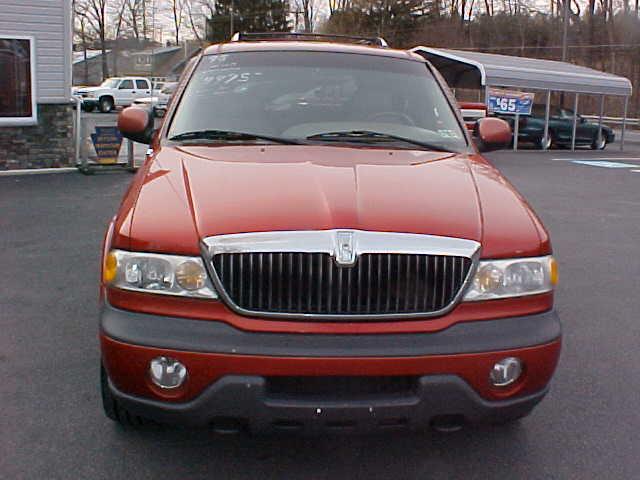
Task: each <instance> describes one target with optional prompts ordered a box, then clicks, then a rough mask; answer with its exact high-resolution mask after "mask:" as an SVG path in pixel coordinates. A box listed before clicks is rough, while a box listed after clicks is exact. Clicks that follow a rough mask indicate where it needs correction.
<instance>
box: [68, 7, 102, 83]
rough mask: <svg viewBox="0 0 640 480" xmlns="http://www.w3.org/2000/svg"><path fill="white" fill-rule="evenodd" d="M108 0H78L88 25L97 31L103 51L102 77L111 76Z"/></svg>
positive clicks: (79, 9) (77, 8) (79, 8)
mask: <svg viewBox="0 0 640 480" xmlns="http://www.w3.org/2000/svg"><path fill="white" fill-rule="evenodd" d="M107 3H108V0H77V2H76V4H77V7H76V10H77V11H81V12H82V16H83V17H84V18H85V19H86V22H87V24H88V26H90V27H91V29H92V30H93V31H94V32H95V34H96V36H97V38H98V41H99V44H100V51H101V53H102V55H101V57H102V78H103V80H104V79H105V78H108V77H109V64H108V63H107V25H108V21H109V19H108V12H107Z"/></svg>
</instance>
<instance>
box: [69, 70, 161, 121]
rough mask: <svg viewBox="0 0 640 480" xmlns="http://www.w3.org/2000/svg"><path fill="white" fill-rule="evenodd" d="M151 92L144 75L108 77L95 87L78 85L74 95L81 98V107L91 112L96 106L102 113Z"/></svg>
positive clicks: (126, 104) (128, 103) (149, 94)
mask: <svg viewBox="0 0 640 480" xmlns="http://www.w3.org/2000/svg"><path fill="white" fill-rule="evenodd" d="M152 94H153V89H152V85H151V81H150V80H149V79H148V78H144V77H114V78H108V79H106V80H105V81H104V82H102V84H101V85H99V86H97V87H79V88H77V89H75V91H74V95H76V96H78V97H81V98H82V108H83V109H84V110H85V111H88V112H91V111H93V110H94V109H96V108H98V109H99V110H100V111H101V112H103V113H109V112H111V111H112V110H113V109H114V108H115V107H128V106H129V105H131V104H132V103H133V102H135V101H136V100H137V99H138V98H143V97H149V96H151V95H152Z"/></svg>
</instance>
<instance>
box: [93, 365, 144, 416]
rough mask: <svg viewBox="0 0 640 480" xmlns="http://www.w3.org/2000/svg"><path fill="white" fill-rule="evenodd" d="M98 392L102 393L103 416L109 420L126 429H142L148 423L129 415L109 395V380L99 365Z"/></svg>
mask: <svg viewBox="0 0 640 480" xmlns="http://www.w3.org/2000/svg"><path fill="white" fill-rule="evenodd" d="M100 391H101V392H102V408H103V409H104V414H105V415H106V416H107V417H108V418H109V419H111V420H113V421H114V422H116V423H119V424H120V425H123V426H126V427H133V428H136V427H142V426H144V425H148V424H149V423H150V422H149V421H148V420H146V419H144V418H142V417H140V416H139V415H134V414H132V413H130V412H129V411H128V410H127V409H126V408H124V407H122V405H120V404H119V403H118V401H117V400H116V399H115V398H114V396H113V395H112V394H111V390H110V389H109V378H108V377H107V372H106V371H105V369H104V367H103V366H102V365H100Z"/></svg>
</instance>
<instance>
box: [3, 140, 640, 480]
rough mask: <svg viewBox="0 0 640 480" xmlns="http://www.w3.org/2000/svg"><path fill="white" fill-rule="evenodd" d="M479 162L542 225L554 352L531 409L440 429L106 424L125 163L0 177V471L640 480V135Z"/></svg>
mask: <svg viewBox="0 0 640 480" xmlns="http://www.w3.org/2000/svg"><path fill="white" fill-rule="evenodd" d="M489 158H491V159H492V161H493V162H494V163H495V164H496V165H497V166H498V167H499V168H501V169H502V171H503V172H504V173H505V175H506V176H507V177H508V178H509V179H510V180H511V181H512V182H513V183H514V184H515V185H516V186H517V187H518V189H519V190H520V191H521V192H522V193H523V195H524V196H525V197H526V198H527V199H528V200H529V201H530V203H531V204H532V205H533V206H534V208H535V209H536V210H537V212H538V213H539V215H540V216H541V217H542V219H543V221H544V222H545V224H546V226H547V227H548V228H549V230H550V232H551V235H552V239H553V243H554V248H555V253H556V256H557V258H558V260H559V263H560V286H559V289H558V292H557V297H556V298H557V301H556V305H557V308H558V311H559V313H560V316H561V319H562V321H563V325H564V349H563V353H562V357H561V361H560V365H559V368H558V372H557V375H556V377H555V379H554V381H553V386H552V390H551V392H550V394H549V396H548V397H547V398H546V399H545V400H544V401H543V403H542V404H541V405H540V406H539V407H538V408H537V409H536V410H535V411H534V413H533V414H532V415H531V416H530V417H528V418H526V419H525V420H523V421H522V422H521V423H520V424H516V425H513V426H510V427H499V428H494V427H482V428H481V427H475V428H468V429H465V430H462V431H460V432H457V433H453V434H447V435H443V434H437V433H425V434H407V435H399V434H398V435H393V436H374V437H322V438H296V437H290V438H287V437H266V438H265V437H262V438H260V437H256V438H252V437H247V436H233V437H226V436H222V437H221V436H217V435H215V434H213V433H212V432H209V431H203V430H195V431H194V430H181V429H146V430H141V431H131V430H125V429H123V428H120V427H117V426H116V425H114V424H113V423H112V422H110V421H109V420H107V419H106V418H105V417H104V416H103V414H102V410H101V405H100V393H99V386H98V373H99V371H98V365H99V350H98V340H97V333H98V331H97V313H98V305H97V282H98V270H99V250H100V244H101V241H102V235H103V232H104V229H105V226H106V224H107V222H108V219H109V218H110V217H111V216H112V215H113V213H114V212H115V209H116V207H117V205H118V202H119V200H120V197H121V195H122V193H123V192H124V190H125V188H126V186H127V184H128V182H129V181H130V179H131V176H130V174H128V173H124V172H122V173H120V172H118V173H104V174H98V175H93V176H90V177H87V176H83V175H79V174H73V173H71V174H59V175H34V176H19V177H0V212H1V213H0V265H1V266H2V275H0V292H1V294H0V325H1V328H2V332H1V334H0V378H1V379H2V381H1V383H0V398H1V399H2V413H1V414H0V478H3V479H4V478H6V479H23V478H24V479H67V478H72V479H75V478H79V479H87V478H91V479H99V478H130V479H136V480H141V479H147V478H149V479H151V478H190V479H194V478H216V479H222V478H224V479H231V478H233V479H236V478H238V479H240V478H246V479H262V478H274V479H275V478H277V479H284V478H304V479H325V478H326V479H342V478H346V479H355V478H366V479H376V478H380V479H389V478H398V479H409V478H411V479H413V478H416V479H418V478H419V479H440V478H443V479H444V478H447V479H451V478H479V479H485V478H491V479H493V478H495V479H519V478H527V479H574V478H575V479H586V478H607V479H631V478H638V477H639V475H640V474H639V473H638V472H640V455H638V452H640V434H638V430H639V429H640V408H639V406H640V383H639V381H638V373H637V372H638V365H639V364H640V349H639V348H638V345H639V344H640V328H639V326H638V312H639V311H640V295H638V292H639V291H640V275H639V273H640V255H639V254H638V253H639V251H640V248H639V239H640V146H639V145H633V146H632V148H630V149H628V151H627V152H626V153H624V154H621V153H619V152H618V150H617V149H616V148H609V149H607V150H606V151H604V152H591V151H588V150H584V151H578V152H575V153H571V152H567V151H558V152H549V153H545V154H542V153H539V152H535V151H529V152H521V153H519V154H513V153H512V152H506V151H505V152H498V153H494V154H491V155H490V156H489ZM576 162H579V163H576ZM580 162H581V163H580ZM585 162H587V163H585ZM594 162H595V163H594Z"/></svg>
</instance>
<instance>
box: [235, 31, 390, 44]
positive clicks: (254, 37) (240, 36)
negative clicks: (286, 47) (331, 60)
mask: <svg viewBox="0 0 640 480" xmlns="http://www.w3.org/2000/svg"><path fill="white" fill-rule="evenodd" d="M331 39H333V40H339V41H342V42H348V43H357V44H360V45H372V46H377V47H382V48H387V47H388V46H389V44H388V43H387V41H386V40H385V39H384V38H382V37H361V36H357V35H339V34H333V33H299V32H251V33H246V32H237V33H235V34H234V35H233V36H232V37H231V41H232V42H259V41H261V40H267V41H286V40H299V41H305V40H306V41H311V42H313V41H327V40H331Z"/></svg>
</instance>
